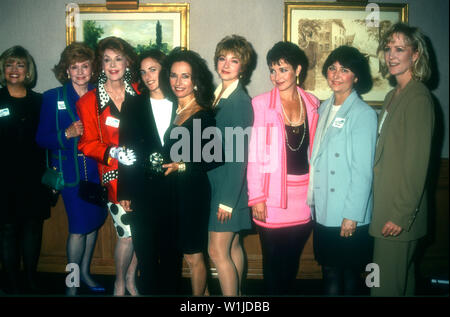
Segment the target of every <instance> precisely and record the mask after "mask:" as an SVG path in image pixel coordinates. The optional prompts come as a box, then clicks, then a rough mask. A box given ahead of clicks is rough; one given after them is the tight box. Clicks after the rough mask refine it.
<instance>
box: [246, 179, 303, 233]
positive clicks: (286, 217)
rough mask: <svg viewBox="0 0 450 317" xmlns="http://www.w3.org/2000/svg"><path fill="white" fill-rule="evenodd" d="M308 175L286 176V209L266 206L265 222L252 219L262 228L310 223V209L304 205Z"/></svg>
mask: <svg viewBox="0 0 450 317" xmlns="http://www.w3.org/2000/svg"><path fill="white" fill-rule="evenodd" d="M308 182H309V174H305V175H287V208H286V209H284V208H279V207H273V206H267V218H266V222H262V221H259V220H256V219H254V218H253V221H254V222H255V223H256V224H257V225H258V226H261V227H264V228H284V227H291V226H297V225H301V224H305V223H308V222H309V221H311V209H310V208H309V206H308V205H307V204H306V197H307V195H308Z"/></svg>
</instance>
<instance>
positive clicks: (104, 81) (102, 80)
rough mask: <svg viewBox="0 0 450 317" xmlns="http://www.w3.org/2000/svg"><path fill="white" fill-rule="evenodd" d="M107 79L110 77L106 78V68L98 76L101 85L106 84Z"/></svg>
mask: <svg viewBox="0 0 450 317" xmlns="http://www.w3.org/2000/svg"><path fill="white" fill-rule="evenodd" d="M107 79H108V78H106V74H105V70H102V72H101V73H100V76H98V83H99V84H100V85H104V84H105V83H106V80H107Z"/></svg>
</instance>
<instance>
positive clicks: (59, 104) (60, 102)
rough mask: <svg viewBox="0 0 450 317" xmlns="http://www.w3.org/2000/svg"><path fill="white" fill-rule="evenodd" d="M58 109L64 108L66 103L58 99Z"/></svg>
mask: <svg viewBox="0 0 450 317" xmlns="http://www.w3.org/2000/svg"><path fill="white" fill-rule="evenodd" d="M58 110H66V104H65V103H64V101H58Z"/></svg>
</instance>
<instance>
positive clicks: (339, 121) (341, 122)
mask: <svg viewBox="0 0 450 317" xmlns="http://www.w3.org/2000/svg"><path fill="white" fill-rule="evenodd" d="M344 123H345V118H336V119H334V122H333V127H335V128H338V129H341V128H342V127H343V126H344Z"/></svg>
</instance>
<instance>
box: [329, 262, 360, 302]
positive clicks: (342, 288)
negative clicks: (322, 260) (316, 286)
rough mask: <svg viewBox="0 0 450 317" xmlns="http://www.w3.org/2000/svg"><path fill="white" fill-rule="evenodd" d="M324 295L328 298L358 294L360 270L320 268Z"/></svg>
mask: <svg viewBox="0 0 450 317" xmlns="http://www.w3.org/2000/svg"><path fill="white" fill-rule="evenodd" d="M322 273H323V283H324V293H325V295H328V296H340V295H346V296H355V295H361V294H360V283H361V278H360V270H358V269H353V268H338V267H329V266H323V267H322Z"/></svg>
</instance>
